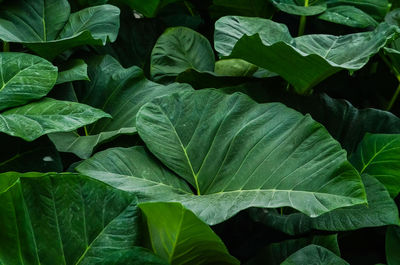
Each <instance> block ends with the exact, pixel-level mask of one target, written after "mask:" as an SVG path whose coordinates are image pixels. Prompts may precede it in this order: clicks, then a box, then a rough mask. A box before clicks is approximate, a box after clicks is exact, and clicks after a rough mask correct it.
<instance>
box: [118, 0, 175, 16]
mask: <svg viewBox="0 0 400 265" xmlns="http://www.w3.org/2000/svg"><path fill="white" fill-rule="evenodd" d="M120 1H121V2H123V3H126V4H127V5H129V6H130V7H131V8H132V9H135V10H137V11H138V12H140V13H141V14H143V15H144V16H146V17H154V16H156V15H157V13H158V11H159V10H160V9H161V8H163V7H165V6H166V5H168V4H170V3H174V2H177V1H182V0H120Z"/></svg>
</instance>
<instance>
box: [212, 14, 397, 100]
mask: <svg viewBox="0 0 400 265" xmlns="http://www.w3.org/2000/svg"><path fill="white" fill-rule="evenodd" d="M215 29H216V31H215V49H216V50H217V51H218V52H219V54H220V55H221V56H229V57H230V58H241V59H244V60H246V61H248V62H250V63H253V64H255V65H257V66H260V67H262V68H265V69H267V70H270V71H272V72H275V73H277V74H279V75H281V76H282V77H283V78H284V79H286V80H287V81H288V82H289V83H290V84H292V85H293V86H294V87H295V89H296V90H297V91H298V92H299V93H307V92H309V90H310V89H311V88H312V87H313V86H315V85H316V84H318V83H319V82H321V81H322V80H324V79H326V78H327V77H329V76H331V75H333V74H334V73H336V72H338V71H340V70H343V69H347V70H349V71H355V70H358V69H360V68H362V67H363V66H364V65H365V64H366V63H367V62H368V60H369V58H370V57H371V56H372V55H374V54H376V53H377V52H378V51H379V50H380V49H381V48H382V47H383V46H385V44H386V43H387V42H388V41H389V40H391V39H392V38H394V37H395V36H396V35H397V34H398V33H400V30H399V29H398V28H397V27H394V26H389V25H388V24H386V23H383V24H380V25H379V26H378V27H377V28H376V29H375V30H374V31H372V32H364V33H356V34H349V35H344V36H333V35H322V34H319V35H306V36H301V37H297V38H292V36H291V35H290V33H289V30H288V28H287V27H286V25H284V24H279V23H276V22H273V21H271V20H266V19H261V18H246V17H235V16H228V17H224V18H221V19H220V20H218V21H217V23H216V26H215Z"/></svg>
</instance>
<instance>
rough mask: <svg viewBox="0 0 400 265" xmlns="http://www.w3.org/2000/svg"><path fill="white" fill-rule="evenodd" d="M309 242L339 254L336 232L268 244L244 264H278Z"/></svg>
mask: <svg viewBox="0 0 400 265" xmlns="http://www.w3.org/2000/svg"><path fill="white" fill-rule="evenodd" d="M310 244H313V245H318V246H321V247H324V248H327V249H329V250H330V251H332V252H333V253H335V254H336V255H340V250H339V243H338V237H337V234H333V235H326V236H323V235H316V236H308V237H303V238H297V239H290V240H285V241H282V242H277V243H272V244H269V245H267V246H266V247H263V248H262V249H261V250H260V251H259V253H258V254H257V255H256V256H255V257H253V258H252V259H251V260H250V262H248V263H246V265H258V264H268V265H279V264H281V263H282V262H283V261H284V260H285V259H286V258H288V257H289V256H290V255H292V254H293V253H295V252H296V251H298V250H300V249H302V248H304V247H306V246H308V245H310ZM304 264H308V263H304Z"/></svg>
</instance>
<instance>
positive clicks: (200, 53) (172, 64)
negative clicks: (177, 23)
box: [150, 27, 215, 80]
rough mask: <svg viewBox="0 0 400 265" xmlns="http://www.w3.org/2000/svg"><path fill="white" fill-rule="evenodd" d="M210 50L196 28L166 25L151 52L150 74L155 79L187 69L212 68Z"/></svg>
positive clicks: (210, 69) (211, 69) (207, 43)
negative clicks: (169, 26) (167, 26)
mask: <svg viewBox="0 0 400 265" xmlns="http://www.w3.org/2000/svg"><path fill="white" fill-rule="evenodd" d="M214 64H215V58H214V52H213V50H212V48H211V45H210V43H209V42H208V40H207V39H206V38H205V37H204V36H202V35H201V34H199V33H197V32H196V31H194V30H192V29H189V28H185V27H177V28H170V29H167V30H166V31H165V32H164V34H163V35H161V37H160V38H159V39H158V40H157V43H156V44H155V46H154V48H153V51H152V53H151V66H150V72H151V76H152V77H153V78H154V79H155V80H161V79H165V78H168V77H176V76H177V75H178V74H180V73H182V72H184V71H186V70H187V69H195V70H197V71H211V72H213V71H214Z"/></svg>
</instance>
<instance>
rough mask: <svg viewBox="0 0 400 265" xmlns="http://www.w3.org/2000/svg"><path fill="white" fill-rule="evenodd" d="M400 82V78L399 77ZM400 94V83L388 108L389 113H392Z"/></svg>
mask: <svg viewBox="0 0 400 265" xmlns="http://www.w3.org/2000/svg"><path fill="white" fill-rule="evenodd" d="M397 78H398V79H399V81H400V76H398V77H397ZM399 94H400V83H399V86H398V87H397V89H396V92H394V94H393V97H392V99H391V100H390V103H389V105H388V107H387V108H386V110H387V111H390V110H391V109H392V107H393V105H394V103H395V102H396V100H397V98H398V97H399Z"/></svg>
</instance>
